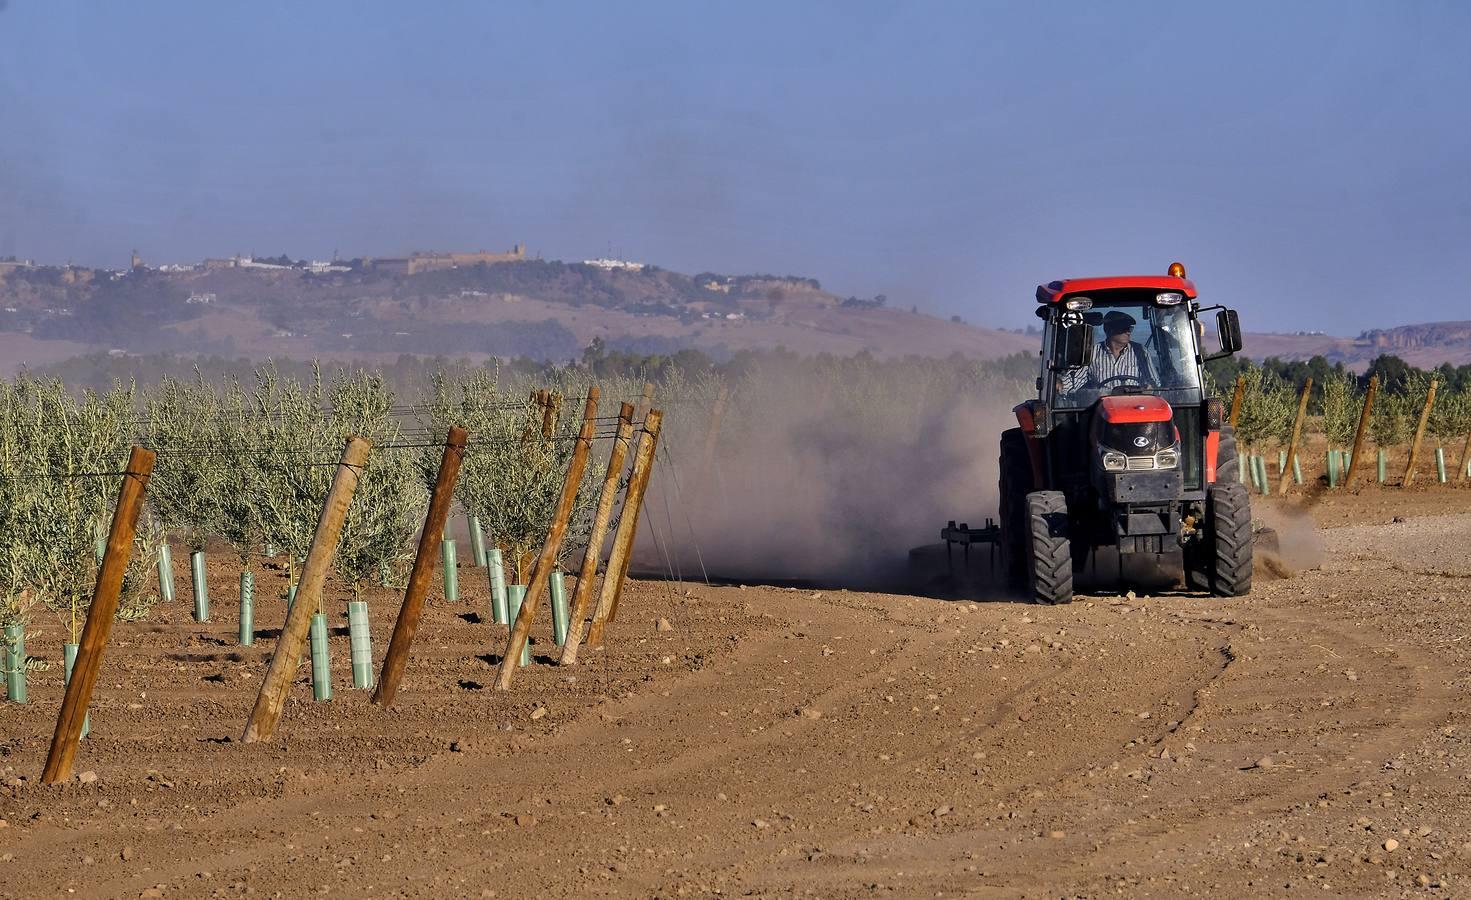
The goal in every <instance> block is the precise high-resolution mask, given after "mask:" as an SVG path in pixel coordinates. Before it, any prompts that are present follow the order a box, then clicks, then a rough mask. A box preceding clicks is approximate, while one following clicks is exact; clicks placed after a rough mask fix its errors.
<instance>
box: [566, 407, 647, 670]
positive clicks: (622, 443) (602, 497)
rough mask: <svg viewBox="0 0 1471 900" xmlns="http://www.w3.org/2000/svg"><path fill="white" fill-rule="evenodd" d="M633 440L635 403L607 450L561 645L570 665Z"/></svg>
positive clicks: (621, 415)
mask: <svg viewBox="0 0 1471 900" xmlns="http://www.w3.org/2000/svg"><path fill="white" fill-rule="evenodd" d="M632 442H633V404H631V403H625V404H623V405H622V406H621V407H619V409H618V434H617V435H615V436H614V438H613V449H612V451H611V452H610V453H609V454H608V472H607V474H606V475H604V476H603V491H602V493H601V494H599V495H598V509H597V513H596V514H595V515H594V516H593V520H592V532H591V533H590V534H589V535H588V538H587V552H585V553H584V554H583V555H582V569H581V570H580V571H579V572H578V573H577V591H576V593H574V594H573V595H572V612H571V614H570V615H569V616H568V617H567V621H568V623H569V625H568V628H567V641H566V642H565V643H564V644H563V645H562V656H561V658H560V659H559V660H558V663H560V664H561V665H564V666H570V665H572V664H574V663H576V662H577V647H578V645H579V644H580V643H581V642H582V627H583V621H582V620H583V619H585V618H587V608H588V605H589V603H590V601H591V600H592V586H593V582H595V581H597V577H598V558H599V557H600V556H602V553H603V539H604V538H605V537H607V535H608V522H609V520H610V519H612V518H613V504H614V503H616V502H617V501H618V479H619V477H620V476H622V474H623V464H624V462H625V461H626V460H627V459H628V445H629V444H630V443H632Z"/></svg>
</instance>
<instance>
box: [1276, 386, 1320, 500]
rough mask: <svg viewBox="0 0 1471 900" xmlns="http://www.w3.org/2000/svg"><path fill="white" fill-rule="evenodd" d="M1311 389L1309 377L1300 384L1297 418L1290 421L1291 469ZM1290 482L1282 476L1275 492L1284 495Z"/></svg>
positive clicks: (1288, 459)
mask: <svg viewBox="0 0 1471 900" xmlns="http://www.w3.org/2000/svg"><path fill="white" fill-rule="evenodd" d="M1312 391H1313V379H1311V378H1309V379H1308V380H1307V381H1305V382H1303V385H1302V399H1301V400H1298V401H1297V419H1296V420H1294V421H1293V423H1292V442H1291V443H1290V444H1288V445H1287V469H1288V471H1291V469H1292V463H1293V461H1294V460H1296V459H1297V442H1298V441H1299V440H1300V439H1301V438H1302V420H1303V419H1305V418H1307V414H1308V394H1310V393H1312ZM1290 484H1292V479H1291V478H1283V479H1282V480H1281V482H1280V483H1279V484H1278V485H1277V493H1279V494H1283V495H1285V494H1286V493H1287V487H1288V485H1290Z"/></svg>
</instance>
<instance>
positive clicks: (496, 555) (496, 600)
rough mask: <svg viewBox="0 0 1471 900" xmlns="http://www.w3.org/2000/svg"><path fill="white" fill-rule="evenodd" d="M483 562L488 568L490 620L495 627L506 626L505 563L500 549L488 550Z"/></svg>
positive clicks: (508, 620)
mask: <svg viewBox="0 0 1471 900" xmlns="http://www.w3.org/2000/svg"><path fill="white" fill-rule="evenodd" d="M485 561H486V565H487V566H488V567H489V568H490V620H491V621H492V622H494V623H495V624H497V625H506V624H508V623H509V622H510V621H511V620H510V617H509V615H508V614H507V612H506V604H507V600H506V563H505V560H504V559H503V558H502V555H501V548H499V547H492V548H490V552H489V553H487V554H486V560H485Z"/></svg>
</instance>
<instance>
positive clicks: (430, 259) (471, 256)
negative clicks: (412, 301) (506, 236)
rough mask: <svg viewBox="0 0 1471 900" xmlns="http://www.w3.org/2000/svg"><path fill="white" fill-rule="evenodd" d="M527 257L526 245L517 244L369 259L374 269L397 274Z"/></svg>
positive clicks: (409, 273)
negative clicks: (492, 249) (494, 250)
mask: <svg viewBox="0 0 1471 900" xmlns="http://www.w3.org/2000/svg"><path fill="white" fill-rule="evenodd" d="M525 258H526V245H525V244H517V245H516V246H514V247H512V248H511V250H510V252H508V253H489V252H487V251H485V250H481V251H479V252H478V253H432V252H431V253H425V252H419V253H411V254H409V255H408V256H380V257H377V258H375V259H372V260H369V261H368V264H369V265H371V266H372V267H373V268H374V269H378V270H380V271H384V272H391V273H393V274H396V275H417V274H418V273H420V272H432V271H434V270H436V269H457V268H460V267H462V266H481V265H484V266H493V265H495V264H496V263H504V262H520V261H521V260H524V259H525Z"/></svg>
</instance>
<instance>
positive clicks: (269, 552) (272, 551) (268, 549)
mask: <svg viewBox="0 0 1471 900" xmlns="http://www.w3.org/2000/svg"><path fill="white" fill-rule="evenodd" d="M264 555H265V557H266V559H275V558H276V545H275V544H273V543H271V542H270V541H266V546H265V550H264Z"/></svg>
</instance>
